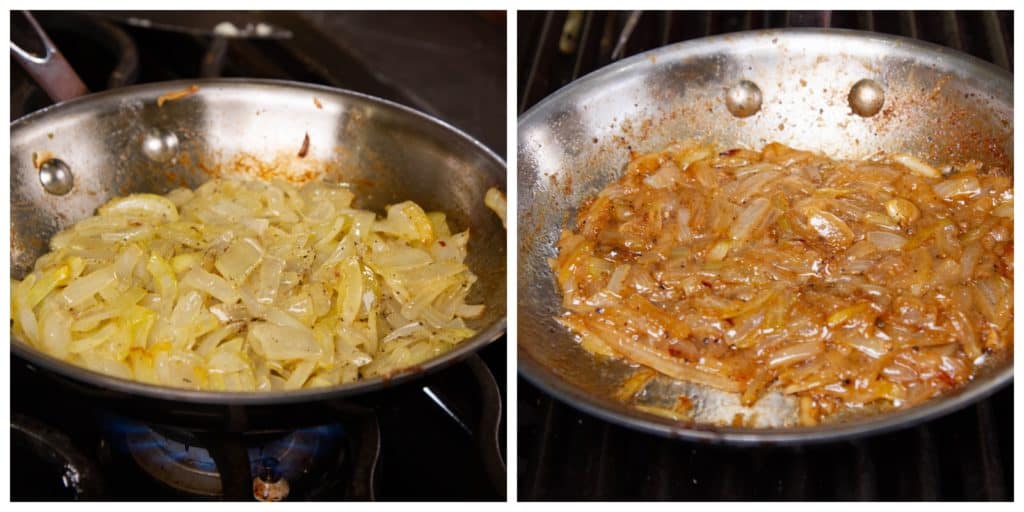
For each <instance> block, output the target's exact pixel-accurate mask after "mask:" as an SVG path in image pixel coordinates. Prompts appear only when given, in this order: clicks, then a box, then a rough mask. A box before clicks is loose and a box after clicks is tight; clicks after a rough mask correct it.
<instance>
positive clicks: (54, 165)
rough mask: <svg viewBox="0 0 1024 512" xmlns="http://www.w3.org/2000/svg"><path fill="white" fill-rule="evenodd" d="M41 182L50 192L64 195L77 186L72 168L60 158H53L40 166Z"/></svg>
mask: <svg viewBox="0 0 1024 512" xmlns="http://www.w3.org/2000/svg"><path fill="white" fill-rule="evenodd" d="M39 183H41V184H42V185H43V190H45V191H47V192H48V193H50V194H53V195H57V196H62V195H64V194H67V193H68V192H71V189H72V188H74V186H75V176H74V175H73V174H71V168H70V167H68V164H66V163H64V161H63V160H61V159H59V158H51V159H49V160H47V161H45V162H43V163H42V164H41V165H40V166H39Z"/></svg>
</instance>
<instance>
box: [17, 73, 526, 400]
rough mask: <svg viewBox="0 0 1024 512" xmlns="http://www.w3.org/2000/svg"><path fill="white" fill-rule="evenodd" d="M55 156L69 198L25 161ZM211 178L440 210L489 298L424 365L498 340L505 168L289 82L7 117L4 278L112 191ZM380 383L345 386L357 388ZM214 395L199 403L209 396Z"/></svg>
mask: <svg viewBox="0 0 1024 512" xmlns="http://www.w3.org/2000/svg"><path fill="white" fill-rule="evenodd" d="M193 84H196V85H198V87H199V91H198V92H197V93H195V94H192V95H189V96H185V97H184V98H181V99H178V100H175V101H169V102H166V103H164V104H163V105H162V106H158V104H157V98H158V97H159V96H161V95H163V94H166V93H169V92H172V91H175V90H181V89H184V88H187V87H189V86H190V85H193ZM307 138H308V146H306V151H301V150H302V149H303V146H304V145H306V144H307V143H306V142H305V141H306V139H307ZM300 153H304V155H303V156H301V157H300V156H299V154H300ZM52 158H55V159H59V160H61V161H62V162H64V163H65V164H66V165H67V167H68V168H69V169H70V171H71V173H72V174H73V176H74V187H73V189H72V190H71V191H70V192H69V193H68V194H66V195H63V196H58V195H51V194H48V193H47V192H46V191H45V190H44V189H43V187H42V186H41V184H40V178H39V170H38V169H37V168H36V166H35V165H34V163H33V161H34V160H36V163H38V161H39V160H45V159H52ZM214 176H241V177H246V178H249V179H268V178H280V179H285V180H289V181H293V182H302V181H305V180H310V179H317V178H323V179H327V180H333V181H345V182H348V183H350V184H352V186H353V189H354V192H355V193H356V197H357V204H356V206H358V207H361V208H367V209H371V210H375V211H377V212H382V211H383V208H384V207H385V206H386V205H388V204H392V203H397V202H401V201H405V200H413V201H415V202H417V203H418V204H420V205H422V206H423V207H424V208H425V209H427V210H439V211H443V212H445V214H446V215H447V217H448V221H449V223H450V224H451V225H452V227H453V229H458V230H464V229H469V230H470V233H471V237H470V244H469V255H468V257H467V260H466V263H467V265H469V267H470V268H471V269H472V271H473V272H474V273H475V274H476V275H477V276H478V278H479V280H478V281H477V282H476V284H475V285H474V288H473V292H472V293H471V295H470V297H469V300H470V301H472V302H473V303H482V304H485V305H486V311H485V313H484V315H482V317H480V318H477V319H474V321H473V322H470V326H471V327H472V328H474V329H476V330H478V331H480V333H479V334H478V335H477V336H476V337H474V338H472V339H470V340H466V341H464V342H463V343H462V344H461V345H460V346H458V347H456V348H455V349H453V350H452V351H450V352H448V353H445V354H442V355H441V356H440V357H439V358H437V359H435V360H431V361H428V362H427V363H424V364H423V365H422V366H423V367H424V368H430V367H434V366H439V365H441V364H443V363H445V362H447V361H449V360H452V359H455V358H457V357H458V356H461V355H463V354H465V353H468V351H470V350H472V349H473V348H475V347H478V346H480V345H482V344H484V343H487V342H489V341H492V340H493V339H495V338H497V337H498V336H499V335H500V333H501V331H502V329H503V325H504V318H505V307H506V306H505V303H506V293H505V289H506V288H505V286H506V281H505V260H506V258H505V230H504V228H503V227H502V225H501V222H500V220H499V219H498V218H497V216H495V215H494V213H493V212H491V211H490V210H489V209H488V208H487V207H486V206H485V205H484V202H483V198H484V195H485V193H486V191H487V190H488V189H489V188H490V187H498V188H499V189H501V190H504V189H505V165H504V163H503V162H502V161H501V160H500V159H499V158H498V157H497V156H495V155H494V154H493V153H491V152H490V151H488V150H487V149H485V148H484V147H483V146H481V145H480V144H479V143H477V142H475V141H473V140H472V139H470V138H469V137H468V136H466V135H464V134H462V133H461V132H458V131H457V130H455V129H453V128H452V127H450V126H448V125H446V124H444V123H442V122H440V121H437V120H435V119H432V118H430V117H427V116H425V115H423V114H420V113H417V112H414V111H412V110H410V109H407V108H404V107H400V106H398V105H395V104H392V103H388V102H385V101H382V100H378V99H375V98H371V97H367V96H363V95H359V94H356V93H350V92H346V91H340V90H336V89H329V88H325V87H318V86H308V85H302V84H294V83H287V82H274V81H256V80H244V81H243V80H203V81H189V82H168V83H159V84H149V85H145V86H139V87H132V88H127V89H119V90H115V91H110V92H106V93H100V94H95V95H90V96H87V97H84V98H80V99H77V100H74V101H72V102H69V103H66V104H62V105H58V106H55V107H51V108H50V109H47V110H44V111H41V112H37V113H35V114H32V115H30V116H27V117H25V118H22V119H20V120H18V121H16V122H15V123H13V124H12V125H11V219H12V222H11V260H10V263H11V277H12V278H21V277H23V276H24V275H25V274H26V273H28V271H30V270H31V268H32V265H33V263H34V261H35V260H36V258H38V257H39V256H40V255H42V254H44V253H45V252H46V251H47V247H48V243H49V240H50V238H51V237H52V236H53V235H54V234H55V233H57V232H58V231H60V230H61V229H64V228H65V227H68V226H70V225H71V224H73V223H75V222H77V221H78V220H81V219H83V218H85V217H88V216H90V215H92V214H93V212H94V211H95V209H96V208H97V207H98V206H100V205H102V204H104V203H106V202H107V201H108V200H110V199H111V198H113V197H116V196H121V195H126V194H131V193H136V192H151V193H166V192H168V191H170V190H172V189H174V188H177V187H181V186H189V187H195V186H198V185H199V184H201V183H203V182H204V181H206V180H208V179H210V178H211V177H214ZM22 352H24V353H26V355H27V356H28V357H31V358H37V357H38V358H46V359H51V360H50V361H49V363H48V364H49V366H51V367H55V368H57V369H58V370H59V371H61V372H62V373H72V374H73V375H74V376H76V377H80V378H88V379H91V380H97V379H99V377H100V376H98V374H93V373H92V372H88V371H85V370H82V369H79V368H77V367H72V366H71V365H68V364H66V363H61V362H57V363H59V364H57V363H54V361H55V360H52V358H47V357H46V356H43V355H42V354H39V353H37V352H36V351H34V350H31V349H27V350H23V351H22ZM99 380H101V381H103V383H104V384H111V381H117V380H118V379H111V378H107V377H104V378H102V379H99ZM122 384H123V381H122ZM380 384H381V383H380V382H373V383H367V382H362V381H361V382H360V383H355V384H352V385H347V386H342V387H341V388H347V389H348V390H349V391H350V392H355V391H356V390H358V389H360V388H361V387H366V386H375V385H380ZM146 388H147V386H143V385H138V386H135V387H133V388H132V390H133V391H143V390H145V389H146ZM148 388H153V386H148ZM339 389H340V388H339ZM207 395H208V396H207ZM214 395H217V394H216V393H206V394H203V393H197V394H196V398H208V399H210V400H215V398H216V397H215V396H214Z"/></svg>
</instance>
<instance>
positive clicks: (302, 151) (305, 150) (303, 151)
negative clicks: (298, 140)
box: [298, 133, 309, 158]
mask: <svg viewBox="0 0 1024 512" xmlns="http://www.w3.org/2000/svg"><path fill="white" fill-rule="evenodd" d="M307 154H309V134H308V133H307V134H306V136H305V137H303V138H302V147H301V148H299V154H298V156H299V158H306V155H307Z"/></svg>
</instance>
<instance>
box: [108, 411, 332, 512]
mask: <svg viewBox="0 0 1024 512" xmlns="http://www.w3.org/2000/svg"><path fill="white" fill-rule="evenodd" d="M111 428H112V429H113V430H114V431H115V432H116V433H117V434H119V436H120V438H121V440H122V443H123V444H122V447H123V448H124V449H125V450H126V451H127V452H128V453H129V454H130V455H131V458H132V459H133V460H134V461H135V463H136V464H138V466H139V467H140V468H142V470H143V471H145V472H146V473H147V474H148V475H149V476H150V477H152V478H153V479H155V480H157V481H159V482H161V483H163V484H165V485H167V486H170V487H172V488H174V489H177V490H178V491H181V492H184V493H188V494H192V495H197V496H209V497H221V496H223V497H241V496H232V495H233V494H235V493H237V492H238V491H240V490H241V489H243V488H245V489H247V488H248V486H251V488H252V492H253V493H255V494H254V496H255V497H257V498H258V499H259V498H261V497H262V498H270V497H277V498H278V499H283V498H284V497H286V496H287V494H288V492H289V488H291V489H295V488H296V487H297V485H296V484H297V483H300V482H302V481H303V480H306V479H309V477H310V475H311V474H313V473H317V472H319V471H321V470H323V471H327V470H328V469H326V468H336V467H340V466H342V465H343V460H344V458H345V455H346V449H345V442H344V438H345V429H344V428H343V427H342V425H341V424H331V425H323V426H318V427H313V428H306V429H299V430H294V431H291V432H282V433H277V434H253V435H250V434H237V435H231V434H221V433H217V434H209V433H197V432H189V431H185V430H181V429H167V428H161V427H150V426H147V425H145V424H143V423H139V422H134V421H130V420H125V419H117V420H114V421H113V422H112V424H111ZM222 465H230V466H232V470H231V471H229V472H227V473H229V475H222V473H223V472H222V471H221V470H220V469H219V467H221V466H222ZM237 466H248V468H247V470H241V471H235V470H236V469H238V468H237ZM225 476H227V477H228V478H225ZM239 479H244V480H245V482H244V483H247V484H248V486H245V485H236V484H238V482H237V480H239ZM226 480H230V481H227V482H226V483H227V485H228V486H231V489H229V490H228V492H225V481H226Z"/></svg>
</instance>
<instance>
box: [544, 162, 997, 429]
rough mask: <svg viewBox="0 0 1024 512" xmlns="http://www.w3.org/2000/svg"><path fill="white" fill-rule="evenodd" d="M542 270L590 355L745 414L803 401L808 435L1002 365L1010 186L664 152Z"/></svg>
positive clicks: (628, 177) (583, 221) (592, 211)
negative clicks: (736, 404) (774, 396)
mask: <svg viewBox="0 0 1024 512" xmlns="http://www.w3.org/2000/svg"><path fill="white" fill-rule="evenodd" d="M937 169H950V172H949V173H947V174H946V175H943V174H942V173H941V172H939V171H938V170H937ZM552 265H553V268H554V270H555V274H556V278H557V280H558V284H559V289H560V290H561V291H562V293H563V305H564V308H565V312H564V314H563V315H562V316H560V317H559V321H560V322H561V323H562V324H563V325H565V326H566V327H568V328H569V329H571V330H572V331H574V332H575V333H576V334H577V335H578V339H579V340H580V342H581V343H582V345H583V346H584V347H585V348H587V349H588V350H590V351H592V352H595V353H599V354H603V355H606V356H611V357H623V358H625V359H627V360H629V361H632V362H635V363H639V364H641V365H644V366H647V367H650V368H652V369H654V370H657V371H658V372H661V373H663V374H665V375H668V376H670V377H673V378H677V379H682V380H688V381H693V382H697V383H700V384H704V385H707V386H711V387H714V388H718V389H722V390H726V391H730V392H738V393H741V400H742V402H743V403H744V404H746V405H752V404H754V403H755V402H756V401H757V400H758V399H760V397H762V396H764V394H765V393H767V392H769V391H772V390H777V391H780V392H782V393H785V394H790V395H795V396H796V397H797V398H798V399H799V404H800V420H801V422H803V423H804V424H814V423H817V422H819V421H821V420H822V419H824V418H826V417H828V416H830V415H833V414H835V413H839V412H841V411H846V410H849V409H852V408H860V407H863V406H865V405H867V404H870V403H874V404H876V405H882V406H883V407H904V406H909V405H913V404H917V403H920V402H923V401H925V400H928V399H929V398H932V397H935V396H937V395H938V394H941V393H943V392H946V391H949V390H951V389H954V388H956V387H958V386H961V385H963V384H964V383H966V382H967V381H969V380H970V379H972V378H973V377H974V376H975V375H976V373H977V371H978V370H979V369H980V368H981V366H982V365H984V364H987V363H989V362H992V361H996V360H1003V359H1004V358H1008V357H1011V356H1012V351H1013V332H1012V329H1013V179H1012V176H1011V175H1010V173H1009V172H1008V170H1006V169H1002V168H995V167H985V166H983V165H981V164H979V163H977V162H973V161H971V162H966V163H964V164H962V165H954V166H939V167H932V166H931V165H929V164H928V163H927V162H925V161H924V160H921V159H919V158H916V157H913V156H910V155H893V156H889V157H886V156H883V157H878V158H876V159H872V160H862V161H839V160H832V159H830V158H828V157H825V156H822V155H818V154H815V153H811V152H806V151H798V150H795V149H792V148H789V147H786V146H784V145H781V144H774V143H773V144H768V145H767V146H765V147H764V148H763V150H762V151H752V150H747V149H733V150H729V151H725V152H718V151H716V150H715V149H714V147H713V146H709V145H699V144H692V143H683V144H675V145H673V146H670V147H668V148H666V149H665V150H664V151H661V152H657V153H651V154H647V155H641V156H637V157H636V158H634V159H633V160H632V161H631V162H630V163H629V165H628V166H627V170H626V174H625V175H624V176H623V177H622V178H621V179H619V180H618V181H617V182H615V183H612V184H611V185H609V186H608V187H606V188H605V189H604V190H602V191H601V192H600V193H599V194H598V195H597V196H596V197H594V198H593V199H592V200H589V201H587V202H586V203H585V204H584V205H582V207H581V208H580V210H579V214H578V217H577V219H576V226H575V228H574V229H573V230H565V231H564V232H563V233H562V237H561V239H560V240H559V243H558V258H557V259H556V260H554V261H553V262H552ZM627 394H628V395H632V394H635V393H627Z"/></svg>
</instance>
